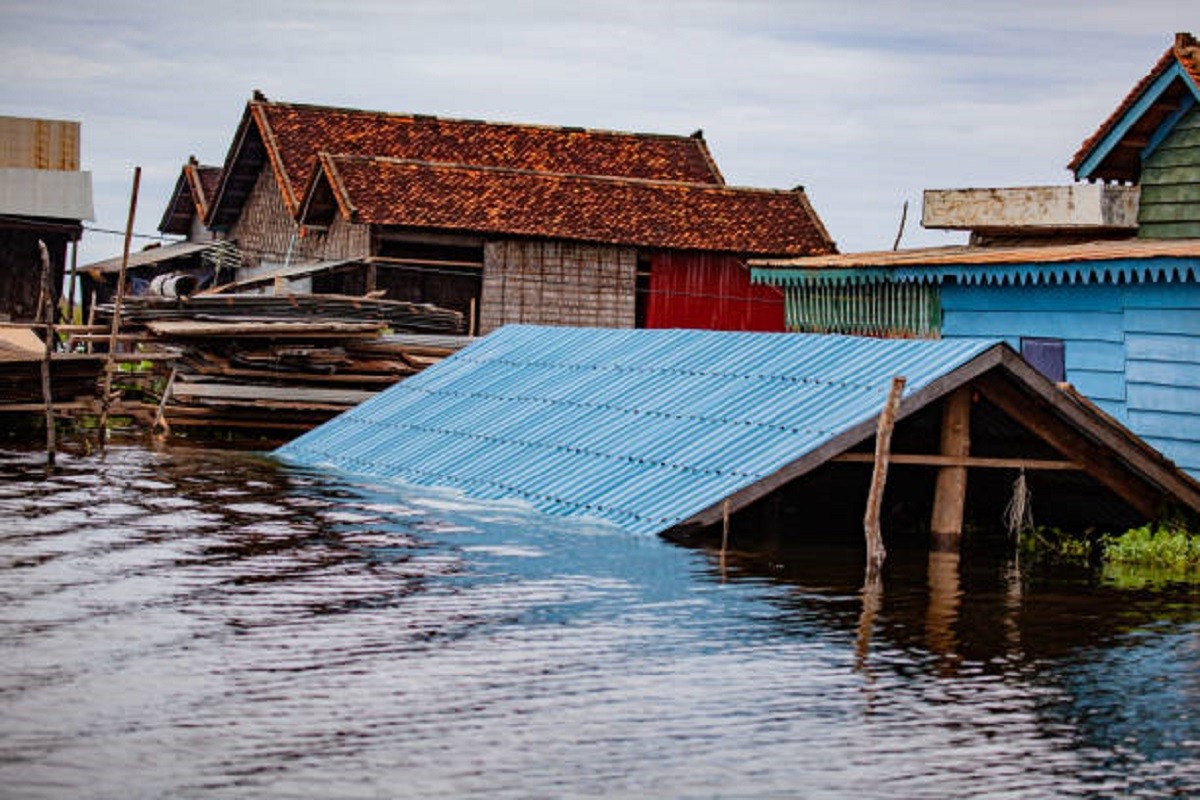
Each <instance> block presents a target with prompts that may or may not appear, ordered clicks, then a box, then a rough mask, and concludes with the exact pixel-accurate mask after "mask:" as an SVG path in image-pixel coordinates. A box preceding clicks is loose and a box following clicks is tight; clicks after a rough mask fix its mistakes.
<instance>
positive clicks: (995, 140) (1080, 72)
mask: <svg viewBox="0 0 1200 800" xmlns="http://www.w3.org/2000/svg"><path fill="white" fill-rule="evenodd" d="M1189 10H1190V11H1191V12H1192V13H1188V12H1189ZM1197 11H1198V9H1197V6H1196V5H1195V3H1194V1H1193V0H1174V1H1173V2H1164V1H1162V0H1138V1H1137V2H1131V0H1115V1H1114V0H1089V1H1088V2H1081V1H1080V0H1070V1H1064V0H1041V1H1040V2H1030V1H1029V0H998V1H996V0H958V2H914V1H911V0H910V1H908V2H905V1H904V0H900V1H899V2H883V1H882V0H864V1H861V2H860V1H859V0H794V1H792V2H784V1H782V0H765V1H764V2H753V0H749V1H747V0H742V1H740V2H727V1H726V0H689V1H688V2H666V1H665V0H663V1H656V0H604V1H603V2H575V3H572V2H568V1H567V0H556V1H553V2H547V1H545V0H525V1H524V2H511V1H510V0H490V1H487V2H474V1H469V0H463V1H461V2H460V1H459V0H442V1H441V2H425V0H412V1H411V2H406V1H405V0H395V1H394V2H377V1H375V0H370V1H367V2H362V1H360V0H342V1H341V2H314V1H312V0H289V1H288V2H277V1H276V0H242V1H241V2H227V1H226V0H210V2H206V3H153V4H151V3H139V2H123V1H122V0H106V2H95V0H87V2H76V1H75V0H64V1H62V2H59V1H58V0H37V1H36V2H25V1H24V0H17V1H14V0H0V52H2V53H3V54H4V55H3V57H2V58H0V114H5V115H13V116H32V117H46V118H53V119H72V120H78V121H80V122H81V123H82V166H83V168H84V169H87V170H90V171H91V172H92V181H93V192H94V196H95V205H96V220H95V221H94V222H92V223H90V226H91V227H93V228H107V229H112V230H122V229H123V228H124V226H125V221H126V217H127V214H128V209H129V196H130V189H131V187H132V181H133V168H134V166H135V165H140V166H141V167H142V169H143V174H142V183H141V191H140V194H139V199H138V210H137V217H136V223H135V230H136V231H138V232H139V233H144V234H155V233H156V229H157V226H158V222H159V220H160V219H161V217H162V213H163V210H164V208H165V206H166V203H167V200H168V198H169V197H170V193H171V191H172V188H173V187H174V184H175V180H176V178H177V177H178V175H179V170H180V167H181V166H182V164H183V162H184V161H185V160H186V159H187V157H188V156H189V155H193V154H194V155H195V156H196V157H197V158H199V159H200V160H201V161H202V162H204V163H210V164H221V163H223V161H224V159H225V155H226V152H227V151H228V149H229V145H230V141H231V139H232V137H233V134H234V131H235V128H236V126H237V123H238V120H239V119H240V117H241V114H242V111H243V109H244V107H245V103H246V101H247V100H248V99H249V98H250V95H251V93H252V91H253V90H255V89H260V90H262V91H263V92H264V93H265V94H266V95H267V96H268V97H269V98H271V99H274V100H285V101H291V102H303V103H316V104H321V105H334V106H348V107H355V108H367V109H375V110H382V111H393V112H407V113H422V114H436V115H441V116H449V117H462V118H470V119H486V120H493V121H504V122H530V123H542V124H555V125H572V126H585V127H592V128H605V129H615V130H626V131H645V132H657V133H672V134H682V135H686V134H690V133H692V132H693V131H695V130H696V129H698V128H699V129H702V130H703V131H704V136H705V139H706V141H707V142H708V146H709V148H710V150H711V151H712V153H713V156H714V158H715V159H716V161H717V164H718V166H719V167H720V169H721V171H722V172H723V173H724V175H725V178H726V180H727V181H728V182H729V183H730V184H734V185H740V186H759V187H768V188H780V189H790V188H792V187H794V186H797V185H803V186H804V187H805V188H806V190H807V192H808V196H809V199H810V200H811V201H812V204H813V206H814V207H815V209H816V211H817V213H818V214H819V215H820V217H821V219H822V221H823V222H824V223H825V225H826V227H827V228H828V229H829V231H830V233H831V235H832V236H833V238H834V240H835V241H836V242H837V243H838V246H839V248H840V249H841V250H842V251H843V252H852V251H857V250H873V249H888V248H890V247H891V246H892V242H893V240H894V239H895V236H896V233H897V230H898V227H899V223H900V218H901V208H902V205H903V203H904V202H905V201H908V203H909V206H910V207H909V212H908V222H907V224H906V226H905V231H904V237H903V245H904V246H910V247H911V246H925V245H939V244H953V243H957V242H961V241H962V240H963V236H962V234H958V233H953V232H944V231H926V230H923V229H921V227H920V225H919V220H920V207H921V192H922V190H924V189H934V188H959V187H990V186H1025V185H1042V184H1062V183H1067V182H1069V181H1070V180H1071V176H1070V174H1069V172H1068V171H1067V170H1066V164H1067V162H1068V161H1069V160H1070V158H1071V156H1072V155H1073V154H1074V152H1075V150H1076V149H1077V148H1078V147H1079V145H1080V143H1082V142H1083V140H1084V139H1086V138H1087V137H1088V136H1089V135H1090V134H1091V133H1092V132H1093V131H1094V130H1095V129H1096V127H1097V126H1098V125H1099V124H1100V123H1101V122H1102V121H1103V120H1104V119H1105V118H1106V117H1107V116H1108V114H1109V113H1110V112H1111V111H1112V110H1113V109H1114V108H1115V107H1116V105H1117V104H1118V103H1119V102H1120V101H1121V99H1122V98H1123V97H1124V96H1125V94H1126V93H1127V92H1128V91H1129V90H1130V88H1132V86H1133V85H1134V84H1135V83H1136V82H1137V81H1138V80H1139V79H1140V78H1141V77H1142V76H1143V75H1144V74H1145V73H1146V72H1147V71H1149V69H1150V67H1151V65H1152V64H1153V63H1154V62H1155V61H1156V60H1157V59H1158V57H1159V56H1160V55H1161V54H1162V53H1163V51H1164V50H1165V49H1166V48H1167V47H1168V46H1170V44H1171V42H1172V40H1173V36H1174V33H1175V31H1183V30H1191V31H1193V32H1198V33H1200V13H1197ZM148 241H149V240H147V239H138V240H136V241H135V248H136V247H141V246H144V245H145V244H147V243H148ZM121 244H122V239H121V236H120V235H115V234H108V233H103V232H99V231H88V232H86V233H85V235H84V239H83V242H82V243H81V245H80V263H81V264H86V263H89V262H90V261H94V260H99V259H102V258H107V257H110V256H113V255H118V254H119V253H120V251H121Z"/></svg>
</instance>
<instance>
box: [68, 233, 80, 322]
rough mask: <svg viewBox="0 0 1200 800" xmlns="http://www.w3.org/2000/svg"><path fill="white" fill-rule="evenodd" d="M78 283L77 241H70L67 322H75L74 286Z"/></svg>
mask: <svg viewBox="0 0 1200 800" xmlns="http://www.w3.org/2000/svg"><path fill="white" fill-rule="evenodd" d="M78 283H79V241H78V240H76V241H74V242H71V278H70V280H69V281H68V282H67V324H68V325H74V324H75V287H76V285H78Z"/></svg>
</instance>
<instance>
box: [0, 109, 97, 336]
mask: <svg viewBox="0 0 1200 800" xmlns="http://www.w3.org/2000/svg"><path fill="white" fill-rule="evenodd" d="M94 216H95V214H94V211H93V208H92V176H91V173H89V172H85V171H81V170H80V169H79V123H78V122H72V121H68V120H48V119H28V118H23V117H0V320H14V321H32V320H33V319H34V317H35V315H36V313H37V307H38V296H39V293H40V287H41V280H42V277H41V267H40V265H41V255H40V251H39V249H38V241H39V240H41V241H43V242H44V243H45V245H46V249H47V251H48V252H49V255H50V266H51V270H52V271H53V276H52V280H51V286H52V290H53V291H54V292H55V297H54V298H53V300H54V302H57V301H58V293H59V292H60V290H61V287H62V285H63V278H64V276H65V275H66V273H67V270H68V266H67V261H68V258H67V253H68V245H69V246H70V252H71V260H72V262H73V261H74V254H75V247H76V246H77V245H78V243H79V239H80V237H81V236H82V235H83V221H84V220H90V219H93V218H94Z"/></svg>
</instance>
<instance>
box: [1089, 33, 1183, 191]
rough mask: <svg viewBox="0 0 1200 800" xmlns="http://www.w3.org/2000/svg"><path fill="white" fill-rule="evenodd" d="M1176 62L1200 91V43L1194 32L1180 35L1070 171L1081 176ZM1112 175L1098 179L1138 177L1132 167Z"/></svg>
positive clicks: (1113, 114) (1100, 130)
mask: <svg viewBox="0 0 1200 800" xmlns="http://www.w3.org/2000/svg"><path fill="white" fill-rule="evenodd" d="M1175 63H1178V64H1179V65H1180V66H1181V67H1182V68H1183V70H1184V72H1186V73H1187V74H1188V76H1189V77H1190V78H1191V79H1192V81H1193V83H1195V85H1196V87H1197V88H1200V41H1197V40H1196V38H1195V37H1194V36H1192V35H1191V34H1190V33H1180V34H1177V35H1176V37H1175V42H1174V43H1173V44H1172V45H1171V46H1170V47H1168V48H1167V51H1166V52H1165V53H1163V54H1162V57H1161V58H1159V59H1158V61H1157V62H1156V63H1155V64H1154V66H1153V67H1152V68H1151V69H1150V72H1149V73H1147V74H1146V76H1145V77H1144V78H1142V79H1141V80H1140V81H1138V82H1137V84H1136V85H1135V86H1134V87H1133V89H1131V90H1130V92H1129V94H1127V95H1126V96H1125V99H1124V100H1122V101H1121V103H1120V105H1118V106H1117V108H1116V109H1115V110H1114V111H1113V112H1112V114H1110V115H1109V117H1108V119H1106V120H1104V122H1103V123H1102V124H1101V125H1100V127H1099V128H1097V129H1096V132H1095V133H1093V134H1092V135H1091V136H1090V137H1088V139H1087V140H1086V141H1085V142H1084V143H1083V144H1082V145H1080V147H1079V149H1078V150H1077V151H1076V152H1075V155H1074V156H1073V157H1072V158H1071V162H1070V163H1069V164H1067V169H1069V170H1071V171H1072V172H1075V173H1076V175H1077V176H1078V172H1079V168H1080V167H1081V166H1082V165H1083V162H1084V161H1085V160H1086V159H1087V158H1088V156H1089V155H1090V154H1091V153H1092V151H1093V150H1094V149H1095V148H1096V146H1097V145H1099V144H1100V143H1101V142H1102V141H1103V140H1104V138H1105V137H1106V136H1108V134H1109V131H1111V130H1112V129H1113V128H1114V127H1115V126H1116V125H1117V123H1119V122H1120V121H1121V119H1122V118H1123V117H1124V116H1125V115H1126V114H1127V113H1129V111H1130V110H1131V109H1132V108H1133V107H1134V105H1135V104H1136V103H1137V102H1138V100H1139V98H1141V96H1142V94H1143V93H1144V92H1145V91H1146V90H1147V89H1148V88H1150V86H1151V85H1152V84H1153V83H1154V82H1155V81H1156V80H1158V78H1159V77H1160V76H1161V75H1162V74H1163V73H1164V72H1165V71H1166V70H1167V69H1168V68H1169V67H1170V66H1171V65H1172V64H1175ZM1164 116H1165V115H1164ZM1111 172H1112V174H1097V175H1096V176H1095V177H1098V178H1103V179H1118V180H1135V179H1136V177H1137V176H1136V175H1131V174H1129V168H1128V167H1126V168H1124V169H1120V168H1116V169H1114V170H1112V171H1111Z"/></svg>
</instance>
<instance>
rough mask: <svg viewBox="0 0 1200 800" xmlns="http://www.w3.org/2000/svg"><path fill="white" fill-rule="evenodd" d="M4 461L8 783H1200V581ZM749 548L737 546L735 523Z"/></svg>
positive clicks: (2, 765)
mask: <svg viewBox="0 0 1200 800" xmlns="http://www.w3.org/2000/svg"><path fill="white" fill-rule="evenodd" d="M60 465H61V466H60V469H59V470H57V471H55V472H53V473H50V474H46V473H45V471H44V469H43V467H42V465H41V463H40V457H39V456H38V455H37V454H25V453H20V452H13V451H0V523H2V526H3V527H2V528H0V570H2V571H3V576H4V579H3V581H2V582H0V785H3V786H5V787H6V789H5V791H6V792H9V793H11V794H12V795H14V796H22V797H26V796H28V797H39V796H43V797H72V796H79V795H90V796H113V797H116V796H130V795H134V796H138V795H145V794H150V795H155V796H159V795H161V796H180V795H181V796H191V795H199V794H203V795H204V796H210V795H215V796H238V797H240V796H246V795H259V794H267V795H271V796H283V797H287V796H296V797H327V796H338V795H341V796H355V797H357V796H378V795H384V796H446V795H451V796H463V795H468V796H469V795H480V796H482V795H487V796H489V797H492V796H502V797H503V796H517V797H526V796H531V795H533V796H564V795H567V796H576V795H584V794H603V795H617V796H622V795H636V796H656V797H659V796H661V797H670V796H680V797H682V796H711V795H738V796H796V795H803V796H813V797H820V796H830V797H833V796H839V797H840V796H847V795H852V796H862V797H944V796H946V795H980V794H992V795H997V796H1020V797H1024V796H1035V795H1036V796H1043V795H1059V796H1089V795H1090V796H1110V795H1113V794H1123V795H1139V794H1140V795H1144V796H1157V795H1160V794H1164V793H1166V794H1170V793H1174V794H1181V795H1189V794H1197V793H1200V770H1198V768H1197V766H1196V765H1197V762H1198V760H1200V759H1197V755H1200V753H1198V752H1197V747H1198V746H1200V744H1198V743H1200V721H1198V720H1197V718H1196V712H1195V711H1193V709H1195V708H1196V707H1197V706H1198V705H1200V703H1197V699H1198V698H1200V652H1198V649H1197V640H1198V636H1200V601H1198V599H1197V597H1196V595H1195V594H1194V592H1193V591H1192V590H1191V589H1189V588H1187V587H1174V588H1167V589H1159V590H1155V591H1128V590H1118V589H1115V588H1112V587H1108V586H1104V585H1100V584H1098V583H1097V582H1096V577H1095V576H1094V575H1091V574H1084V573H1081V574H1074V575H1072V574H1066V575H1064V574H1052V573H1046V572H1038V571H1037V570H1034V569H1031V568H1030V567H1028V566H1026V565H1018V564H1015V563H1014V562H1013V561H1012V560H1011V559H1008V558H1006V557H1000V558H990V557H988V556H987V555H986V554H972V553H971V552H970V551H968V552H966V553H965V554H964V556H963V558H962V559H961V560H958V559H956V558H935V557H933V556H931V555H930V554H928V553H927V552H925V551H923V550H918V549H914V550H907V551H906V550H904V549H903V548H894V549H892V552H891V554H890V556H889V561H888V564H887V567H886V568H885V570H884V573H883V575H882V576H880V577H879V579H878V580H876V581H873V582H868V583H867V584H866V585H864V584H863V569H862V563H863V562H862V554H861V551H860V550H856V549H855V548H853V547H850V548H837V547H828V546H819V547H817V546H814V547H799V546H795V545H794V543H793V544H792V545H791V546H790V547H789V548H784V547H780V548H777V549H775V550H759V551H757V552H754V553H746V552H739V551H737V550H736V549H735V548H734V547H732V546H731V549H730V550H729V551H728V552H727V553H725V556H724V558H722V554H721V552H720V550H719V547H718V546H716V545H714V546H712V547H711V549H710V548H706V547H705V546H703V545H697V546H679V545H677V544H672V543H669V542H665V541H661V540H658V539H647V538H639V537H631V536H627V535H624V534H620V533H617V532H613V531H611V530H609V529H604V528H591V527H587V526H566V525H549V524H547V522H546V521H545V520H543V519H540V518H536V517H533V516H530V515H528V514H526V513H525V512H524V511H522V510H521V509H519V508H505V507H497V506H487V505H479V504H472V503H469V502H465V501H462V500H461V499H456V498H453V497H445V496H438V495H433V494H428V493H425V494H421V495H416V494H412V493H409V492H405V491H398V490H396V489H395V488H391V487H385V486H371V485H364V484H357V483H354V482H350V481H346V480H341V479H337V478H334V477H331V476H328V475H323V474H320V473H316V472H304V471H295V470H281V469H279V468H278V467H277V466H276V465H275V464H273V463H272V462H270V461H267V460H263V459H256V458H253V457H249V456H245V455H238V454H224V453H216V452H211V451H208V452H205V451H193V452H187V451H179V450H162V451H158V452H153V451H147V450H142V449H139V448H126V449H121V448H116V449H112V450H110V451H109V452H108V453H107V454H105V455H103V456H91V457H81V456H74V457H71V456H69V455H68V456H62V457H60ZM733 544H734V545H736V542H734V543H733Z"/></svg>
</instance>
